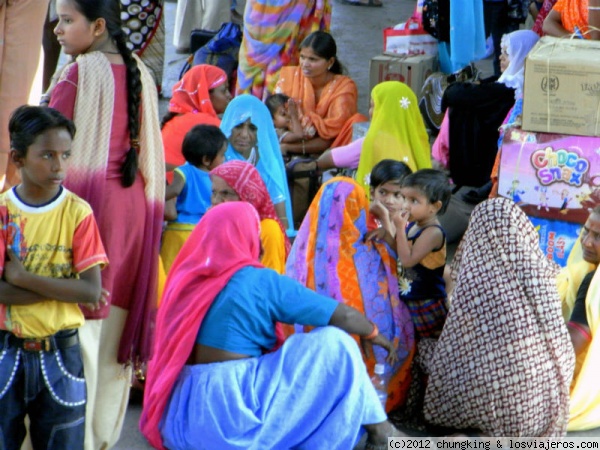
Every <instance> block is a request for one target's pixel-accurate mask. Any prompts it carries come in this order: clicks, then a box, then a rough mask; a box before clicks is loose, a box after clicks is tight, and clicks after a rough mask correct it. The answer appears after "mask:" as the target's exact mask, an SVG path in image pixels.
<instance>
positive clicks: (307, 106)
mask: <svg viewBox="0 0 600 450" xmlns="http://www.w3.org/2000/svg"><path fill="white" fill-rule="evenodd" d="M275 92H277V93H281V94H285V95H287V96H289V97H291V98H293V99H294V100H296V101H297V102H298V105H299V112H300V121H301V123H302V126H303V128H304V134H305V135H306V136H313V137H314V136H319V137H321V138H323V139H334V141H333V143H332V144H331V147H339V146H341V145H346V144H349V143H350V142H351V141H352V125H353V124H355V123H357V122H366V121H367V118H366V117H365V116H363V115H362V114H359V113H358V112H357V99H358V90H357V89H356V84H355V83H354V81H353V80H352V78H350V77H347V76H346V75H334V76H333V78H332V79H331V81H329V83H327V84H326V85H325V87H323V91H322V93H321V97H320V98H319V101H318V102H317V96H316V93H315V90H314V89H313V86H312V84H311V82H310V80H308V78H306V77H305V76H304V74H303V73H302V70H301V69H300V67H299V66H290V67H283V68H282V69H281V72H280V73H279V81H278V82H277V86H276V87H275Z"/></svg>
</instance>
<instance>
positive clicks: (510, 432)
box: [424, 198, 575, 436]
mask: <svg viewBox="0 0 600 450" xmlns="http://www.w3.org/2000/svg"><path fill="white" fill-rule="evenodd" d="M557 273H558V266H556V265H555V264H554V263H553V262H551V261H549V260H548V259H547V258H546V256H545V255H544V254H543V253H542V251H541V250H540V247H539V237H538V234H537V232H536V231H535V229H534V227H533V225H532V224H531V222H530V221H529V219H528V218H527V216H526V215H525V214H524V213H523V211H522V210H521V209H520V208H519V207H518V206H516V205H515V204H514V203H513V202H512V201H510V200H508V199H503V198H496V199H493V200H488V201H486V202H484V203H481V204H480V205H479V206H477V208H476V209H475V210H474V211H473V215H472V217H471V221H470V224H469V228H468V229H467V232H466V234H465V236H464V238H463V240H462V242H461V244H460V247H459V249H458V251H457V253H456V255H455V257H454V260H453V262H452V266H451V274H452V278H453V280H454V281H455V283H456V285H455V286H456V287H455V289H454V291H453V293H452V299H451V302H452V303H451V307H450V311H449V313H448V317H447V319H446V324H445V325H444V329H443V331H442V334H441V335H440V338H439V340H438V342H437V344H436V345H435V349H434V350H433V352H432V353H431V357H430V358H429V359H428V361H427V362H426V363H425V365H426V366H427V367H426V369H427V372H428V373H429V381H428V385H427V390H426V394H425V405H424V414H425V418H426V419H427V420H428V421H429V422H431V423H434V424H436V425H441V426H444V427H451V428H457V429H476V430H479V431H481V432H482V433H484V434H486V435H491V436H564V435H565V433H566V428H567V422H568V420H569V385H570V384H571V378H572V376H573V367H574V360H575V359H574V354H573V346H572V345H571V342H570V341H569V335H568V332H567V328H566V326H565V323H564V320H563V318H562V313H561V303H560V299H559V296H558V291H557V287H556V274H557Z"/></svg>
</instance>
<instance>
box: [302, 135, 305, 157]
mask: <svg viewBox="0 0 600 450" xmlns="http://www.w3.org/2000/svg"><path fill="white" fill-rule="evenodd" d="M304 144H305V141H304V139H302V155H303V156H306V146H305V145H304Z"/></svg>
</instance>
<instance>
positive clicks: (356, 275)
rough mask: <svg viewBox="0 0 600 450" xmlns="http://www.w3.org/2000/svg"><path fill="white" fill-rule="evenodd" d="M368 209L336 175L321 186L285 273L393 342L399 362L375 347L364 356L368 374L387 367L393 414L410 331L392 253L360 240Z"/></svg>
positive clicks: (404, 381)
mask: <svg viewBox="0 0 600 450" xmlns="http://www.w3.org/2000/svg"><path fill="white" fill-rule="evenodd" d="M368 210H369V204H368V201H367V196H366V194H365V191H364V190H363V188H362V187H361V186H359V185H358V183H356V182H355V181H354V180H353V179H351V178H347V177H335V178H333V179H331V180H329V181H328V182H327V183H325V184H324V185H323V186H322V187H321V189H320V190H319V192H318V193H317V195H316V197H315V199H314V200H313V202H312V204H311V205H310V209H309V210H308V214H307V215H306V217H305V218H304V221H303V222H302V225H301V227H300V230H299V231H298V235H297V236H296V239H295V240H294V244H293V246H292V250H291V252H290V255H289V257H288V260H287V265H286V274H287V275H288V276H290V277H291V278H293V279H295V280H297V281H299V282H300V283H302V284H303V285H305V286H306V287H308V288H310V289H312V290H314V291H316V292H317V293H319V294H322V295H326V296H328V297H332V298H334V299H336V300H337V301H338V302H341V303H345V304H347V305H349V306H352V307H353V308H356V309H357V310H359V311H360V312H361V313H363V314H365V315H366V316H367V318H368V319H369V320H371V321H372V322H373V323H375V324H376V325H377V327H378V328H379V331H380V333H381V334H383V335H384V336H385V337H387V338H388V339H389V340H390V341H392V342H393V343H394V346H395V347H396V352H397V356H398V361H397V362H396V363H394V364H393V365H390V364H388V363H387V362H385V353H382V352H380V351H379V349H377V348H376V349H375V351H374V355H371V356H370V357H369V358H366V357H365V358H364V360H365V363H366V365H367V368H368V370H369V372H370V373H373V372H372V371H373V368H374V365H375V364H376V363H384V364H385V368H386V371H385V373H386V374H387V376H388V377H389V383H388V401H387V405H386V410H387V411H391V410H392V409H395V408H397V407H398V406H401V405H402V404H403V403H404V401H405V399H406V393H407V390H408V385H409V381H410V377H409V372H410V365H411V362H412V357H413V353H414V330H413V325H412V322H411V319H410V313H409V311H408V309H407V307H406V305H405V304H404V303H402V302H401V301H400V300H399V296H398V279H397V276H396V255H395V252H394V251H393V250H392V249H390V248H389V247H387V245H386V244H385V243H384V242H373V241H368V242H364V237H365V234H366V233H367V220H368V215H369V213H368ZM315 268H317V270H315ZM298 331H300V329H299V330H298Z"/></svg>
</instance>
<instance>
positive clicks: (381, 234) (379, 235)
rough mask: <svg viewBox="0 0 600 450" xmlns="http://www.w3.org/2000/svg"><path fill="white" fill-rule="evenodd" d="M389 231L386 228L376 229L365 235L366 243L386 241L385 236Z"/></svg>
mask: <svg viewBox="0 0 600 450" xmlns="http://www.w3.org/2000/svg"><path fill="white" fill-rule="evenodd" d="M386 233H387V231H386V230H385V228H376V229H374V230H371V231H369V232H367V234H365V242H369V241H382V240H384V239H385V234H386Z"/></svg>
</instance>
